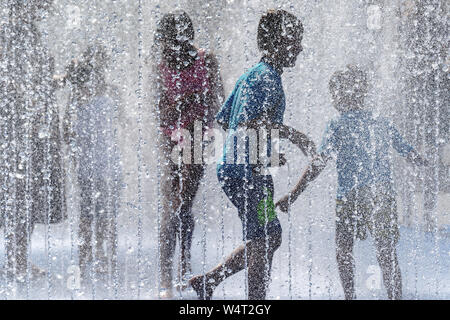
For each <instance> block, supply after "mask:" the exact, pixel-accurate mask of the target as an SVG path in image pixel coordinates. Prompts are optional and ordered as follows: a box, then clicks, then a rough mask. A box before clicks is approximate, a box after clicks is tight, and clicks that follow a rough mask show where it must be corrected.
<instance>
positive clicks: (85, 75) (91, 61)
mask: <svg viewBox="0 0 450 320" xmlns="http://www.w3.org/2000/svg"><path fill="white" fill-rule="evenodd" d="M108 60H109V56H108V53H107V51H106V48H105V47H104V46H103V45H101V44H92V45H90V46H88V47H87V48H86V50H85V51H84V52H83V54H82V55H81V58H80V59H79V60H78V61H72V62H71V63H70V64H69V66H68V67H67V74H68V80H69V81H70V82H72V83H74V84H78V85H82V84H84V83H86V82H87V81H89V79H90V77H91V75H92V74H93V73H94V72H102V71H103V70H104V68H105V67H106V64H107V63H108Z"/></svg>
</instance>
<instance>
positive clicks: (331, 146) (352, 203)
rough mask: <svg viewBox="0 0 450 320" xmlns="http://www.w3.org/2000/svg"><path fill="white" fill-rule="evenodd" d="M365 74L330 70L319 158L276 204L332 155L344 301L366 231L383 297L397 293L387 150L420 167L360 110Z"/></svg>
mask: <svg viewBox="0 0 450 320" xmlns="http://www.w3.org/2000/svg"><path fill="white" fill-rule="evenodd" d="M367 87H368V83H367V75H366V73H365V72H364V71H362V70H361V69H359V68H357V67H355V66H347V69H346V70H344V71H338V72H336V73H335V74H334V75H333V76H332V78H331V80H330V83H329V88H330V92H331V95H332V100H333V103H334V107H335V108H336V109H337V110H338V111H339V112H340V117H339V118H338V119H337V120H333V121H331V122H330V124H329V125H328V128H327V130H326V132H325V135H324V138H323V141H322V144H321V146H320V147H319V149H318V154H319V156H318V157H316V159H314V160H313V162H311V164H310V165H309V167H308V168H307V169H306V171H305V173H304V174H303V175H302V178H301V179H300V181H299V182H298V184H297V185H296V187H295V189H294V190H293V191H292V192H291V193H290V194H289V195H287V196H286V197H284V198H283V199H281V200H280V201H279V202H278V203H277V204H276V206H277V207H280V209H281V210H282V211H285V212H286V211H287V210H288V207H289V205H291V204H292V203H293V202H294V201H295V200H296V199H297V197H298V196H299V195H300V193H301V192H303V191H304V190H305V189H306V187H307V185H308V183H309V182H310V181H313V180H314V179H315V178H316V177H317V176H318V175H319V174H320V172H321V171H322V170H323V169H324V168H325V165H326V163H327V161H328V160H329V159H330V158H331V157H332V156H334V157H336V168H337V173H338V189H337V196H336V215H337V218H336V250H337V253H336V257H337V262H338V268H339V274H340V277H341V282H342V284H343V287H344V293H345V297H346V299H353V298H354V297H355V290H354V261H353V243H354V240H355V239H356V238H359V239H361V240H364V239H366V237H367V232H366V228H367V229H369V232H370V233H371V235H372V237H373V238H374V240H375V246H376V249H377V259H378V262H379V264H380V267H381V270H382V272H383V280H384V284H385V286H386V289H387V293H388V297H389V299H400V298H401V295H402V284H401V274H400V268H399V265H398V260H397V254H396V249H395V247H396V244H397V242H398V239H399V231H398V224H397V206H396V194H395V190H394V186H393V180H392V173H391V168H392V164H391V159H390V157H389V153H388V152H389V149H390V148H391V147H392V148H394V149H395V150H396V151H397V152H398V153H399V154H400V155H402V156H404V157H407V158H408V159H409V160H410V161H411V162H413V163H416V164H419V165H421V164H424V161H423V160H422V159H421V157H420V156H419V155H418V154H417V152H416V151H415V150H414V148H413V147H411V146H410V145H408V144H407V143H406V142H405V141H404V140H403V138H402V136H401V135H400V134H399V132H398V131H397V129H396V128H395V127H394V126H393V125H392V124H390V122H388V121H387V120H386V119H383V118H378V117H375V116H374V115H373V114H372V112H371V111H369V110H366V109H365V108H364V98H365V96H366V93H367Z"/></svg>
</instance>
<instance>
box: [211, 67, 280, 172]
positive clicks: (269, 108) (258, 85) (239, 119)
mask: <svg viewBox="0 0 450 320" xmlns="http://www.w3.org/2000/svg"><path fill="white" fill-rule="evenodd" d="M285 109H286V100H285V95H284V91H283V85H282V82H281V77H280V74H279V73H278V72H277V71H275V69H273V68H272V67H271V66H270V65H269V64H267V63H265V62H263V61H262V62H260V63H258V64H257V65H256V66H254V67H253V68H251V69H250V70H249V71H248V72H246V73H245V74H244V75H242V76H241V77H240V78H239V80H238V81H237V83H236V86H235V88H234V90H233V92H232V93H231V95H230V96H229V97H228V99H227V100H226V102H225V103H224V104H223V106H222V108H221V110H220V111H219V113H218V114H217V116H216V120H217V121H218V122H221V123H226V124H228V131H227V136H226V140H225V144H224V149H223V157H222V159H221V161H220V162H219V164H218V166H217V170H218V172H221V174H222V175H225V176H229V177H244V176H245V177H247V178H249V177H251V176H252V165H253V164H252V163H250V155H249V138H248V137H247V135H246V134H245V133H242V127H241V128H240V130H238V129H239V126H240V125H241V124H244V123H246V122H249V121H252V120H255V119H258V118H264V119H266V120H267V121H270V122H272V123H280V124H281V123H283V116H284V111H285ZM243 142H245V143H243ZM267 150H268V156H270V139H268V147H267Z"/></svg>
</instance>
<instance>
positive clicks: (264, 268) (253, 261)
mask: <svg viewBox="0 0 450 320" xmlns="http://www.w3.org/2000/svg"><path fill="white" fill-rule="evenodd" d="M280 245H281V235H274V236H271V237H269V238H268V240H267V241H266V240H265V239H261V240H258V241H257V243H256V246H255V249H254V252H252V253H253V254H254V256H250V259H249V261H248V262H249V265H248V299H249V300H265V299H266V293H267V288H268V285H269V281H270V272H271V269H272V260H273V255H274V253H275V251H276V250H277V249H278V248H279V247H280Z"/></svg>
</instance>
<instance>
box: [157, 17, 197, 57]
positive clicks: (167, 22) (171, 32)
mask: <svg viewBox="0 0 450 320" xmlns="http://www.w3.org/2000/svg"><path fill="white" fill-rule="evenodd" d="M193 40H194V25H193V23H192V20H191V18H190V17H189V15H188V14H187V13H186V12H184V11H175V12H173V13H167V14H165V15H164V16H163V17H162V18H161V20H160V21H159V23H158V27H157V29H156V34H155V42H156V43H157V44H159V45H161V46H162V49H163V51H177V50H178V51H179V50H182V49H183V48H185V47H189V45H190V44H192V41H193Z"/></svg>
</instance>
